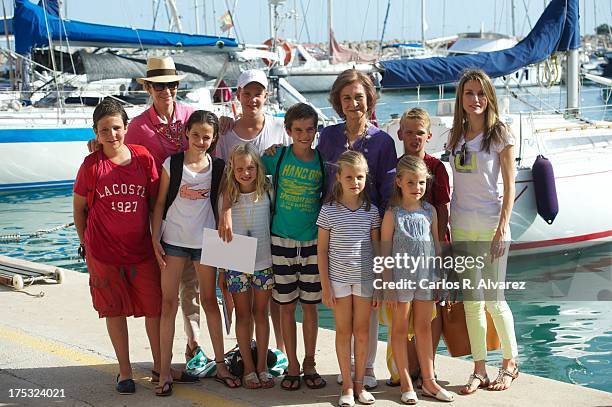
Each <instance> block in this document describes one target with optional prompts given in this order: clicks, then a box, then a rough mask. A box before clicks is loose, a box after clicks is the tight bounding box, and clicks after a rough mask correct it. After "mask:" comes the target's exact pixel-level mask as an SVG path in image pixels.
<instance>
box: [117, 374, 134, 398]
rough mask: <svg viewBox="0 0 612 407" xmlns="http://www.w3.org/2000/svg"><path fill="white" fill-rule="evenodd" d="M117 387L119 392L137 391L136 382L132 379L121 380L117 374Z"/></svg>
mask: <svg viewBox="0 0 612 407" xmlns="http://www.w3.org/2000/svg"><path fill="white" fill-rule="evenodd" d="M115 389H117V392H118V393H119V394H134V393H136V383H134V380H132V379H125V380H121V381H119V375H117V384H116V385H115Z"/></svg>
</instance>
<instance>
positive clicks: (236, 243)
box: [200, 229, 257, 274]
mask: <svg viewBox="0 0 612 407" xmlns="http://www.w3.org/2000/svg"><path fill="white" fill-rule="evenodd" d="M256 254H257V239H256V238H254V237H249V236H243V235H234V238H233V239H232V241H231V242H229V243H227V242H224V241H223V240H221V238H220V237H219V234H218V232H217V231H216V230H214V229H204V235H203V238H202V258H201V259H200V263H201V264H206V265H209V266H214V267H220V268H224V269H226V270H235V271H241V272H243V273H248V274H253V271H254V268H255V255H256Z"/></svg>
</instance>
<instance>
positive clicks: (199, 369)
mask: <svg viewBox="0 0 612 407" xmlns="http://www.w3.org/2000/svg"><path fill="white" fill-rule="evenodd" d="M185 370H187V372H188V373H191V374H192V375H194V376H198V377H200V378H205V377H213V376H215V375H216V374H217V364H216V363H215V361H214V359H209V358H208V357H206V355H205V354H204V352H202V350H201V349H200V350H199V352H198V353H196V354H195V355H194V356H193V358H191V360H189V362H187V364H186V365H185Z"/></svg>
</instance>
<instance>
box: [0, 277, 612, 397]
mask: <svg viewBox="0 0 612 407" xmlns="http://www.w3.org/2000/svg"><path fill="white" fill-rule="evenodd" d="M24 291H25V293H24V292H17V291H14V290H13V289H11V288H9V287H5V286H0V406H26V405H27V406H30V405H33V406H39V405H40V406H49V405H61V406H123V405H130V406H170V405H172V406H194V405H202V406H224V407H231V406H313V407H314V406H335V405H337V404H336V403H337V400H338V395H339V394H340V386H338V385H337V384H336V375H337V373H338V372H339V369H338V364H337V360H336V356H335V351H334V332H333V331H330V330H326V329H320V330H319V340H318V344H317V354H316V358H317V368H318V370H319V373H320V374H321V375H322V376H324V377H325V379H326V380H327V382H328V385H327V387H325V388H323V389H320V390H310V389H308V388H307V387H306V386H305V385H304V384H303V383H302V387H301V389H300V390H299V391H294V392H290V391H285V390H282V389H281V388H280V385H279V384H280V379H277V383H276V386H275V387H274V388H272V389H266V390H263V389H258V390H247V389H243V388H240V389H228V388H226V387H225V386H223V385H222V384H220V383H217V382H215V381H214V380H212V379H204V380H202V381H201V382H200V383H198V384H194V385H181V384H177V385H175V386H174V393H173V395H172V396H171V397H167V398H161V397H156V396H155V395H154V393H153V388H154V386H153V384H151V383H150V381H149V379H150V377H151V355H150V351H149V345H148V342H147V338H146V335H145V330H144V320H143V319H133V318H130V319H128V321H129V322H128V324H129V330H130V346H131V349H130V354H131V359H132V364H133V366H134V372H135V377H134V379H135V380H136V387H137V391H136V394H134V395H130V396H121V395H119V394H118V393H116V392H115V389H114V383H115V376H116V374H117V372H118V367H117V365H116V362H115V357H114V352H113V348H112V346H111V343H110V340H109V338H108V336H107V333H106V326H105V323H104V320H101V319H99V318H98V316H97V313H96V312H95V311H94V309H93V307H92V305H91V298H90V294H89V286H88V276H87V275H86V274H81V273H78V272H74V271H66V275H65V281H64V283H63V284H55V283H48V284H45V283H37V284H34V285H32V286H30V287H26V289H25V290H24ZM41 292H42V293H44V295H43V296H42V297H40V296H33V295H36V294H39V293H41ZM26 293H28V294H26ZM202 315H203V312H202ZM203 326H204V327H205V326H206V325H205V323H203ZM176 333H177V335H176V338H175V342H174V343H175V346H174V355H176V356H175V358H174V361H175V362H176V363H177V366H178V363H180V362H181V361H182V360H183V356H182V355H183V353H184V348H185V338H184V334H183V331H182V320H181V318H180V317H177V327H176ZM300 337H301V333H298V338H300ZM300 342H301V340H299V341H298V343H300ZM201 343H202V344H203V348H204V350H205V352H206V354H207V355H211V354H212V347H211V346H210V341H209V339H208V335H207V332H206V330H205V329H203V331H202V335H201ZM225 343H226V349H230V348H231V347H233V346H234V345H235V343H236V338H235V337H234V336H233V333H232V335H231V336H229V337H227V338H226V342H225ZM272 343H274V342H273V341H272ZM385 346H386V345H385V344H384V343H382V342H380V343H379V345H378V348H379V357H378V358H377V365H376V375H377V377H378V383H379V384H378V387H377V388H376V389H375V390H374V391H373V392H372V393H373V394H374V396H375V397H376V399H377V402H376V405H377V406H391V405H398V403H399V396H400V394H399V389H398V388H391V387H387V386H386V385H385V384H384V380H385V379H386V378H387V377H388V373H387V371H386V366H385V358H384V354H385ZM298 357H299V358H300V359H301V358H302V357H303V352H300V354H298ZM436 366H437V372H438V376H439V377H440V380H439V381H440V383H441V384H442V385H444V386H445V387H446V388H447V389H449V390H451V391H455V392H458V391H459V388H460V387H461V385H462V384H464V382H465V381H466V379H467V378H468V376H469V374H470V372H471V363H469V362H466V361H464V360H457V359H452V358H450V357H445V356H437V359H436ZM488 371H489V376H490V377H495V373H496V368H495V367H490V368H489V369H488ZM17 389H21V390H17ZM30 389H31V390H30ZM35 389H41V390H42V389H46V390H45V391H40V390H38V391H35ZM53 389H56V390H55V391H53ZM28 394H29V395H30V396H28ZM36 394H37V395H38V396H39V397H38V398H34V397H32V396H33V395H36ZM418 394H419V397H420V401H419V404H418V405H420V406H434V405H442V404H441V402H438V401H436V400H434V399H430V398H424V397H421V393H420V391H418ZM53 395H56V396H62V395H63V397H55V398H53V397H45V396H53ZM16 396H19V397H16ZM447 405H453V406H612V393H607V392H603V391H598V390H593V389H588V388H584V387H581V386H577V385H571V384H567V383H562V382H558V381H554V380H550V379H545V378H540V377H536V376H532V375H528V374H525V373H521V374H520V377H519V378H518V380H517V381H515V382H514V383H513V386H512V387H511V389H509V390H507V391H504V392H490V391H486V390H480V391H478V392H476V393H475V394H473V395H470V396H461V395H457V396H456V400H455V401H454V402H453V403H447Z"/></svg>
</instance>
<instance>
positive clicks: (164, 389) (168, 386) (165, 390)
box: [155, 382, 172, 397]
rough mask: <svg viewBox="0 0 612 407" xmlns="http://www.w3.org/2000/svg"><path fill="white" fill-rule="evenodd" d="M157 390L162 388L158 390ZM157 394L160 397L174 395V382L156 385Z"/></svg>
mask: <svg viewBox="0 0 612 407" xmlns="http://www.w3.org/2000/svg"><path fill="white" fill-rule="evenodd" d="M157 390H161V391H160V392H158V391H157ZM155 395H156V396H159V397H168V396H170V395H172V382H166V383H164V384H163V385H161V386H155Z"/></svg>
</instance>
